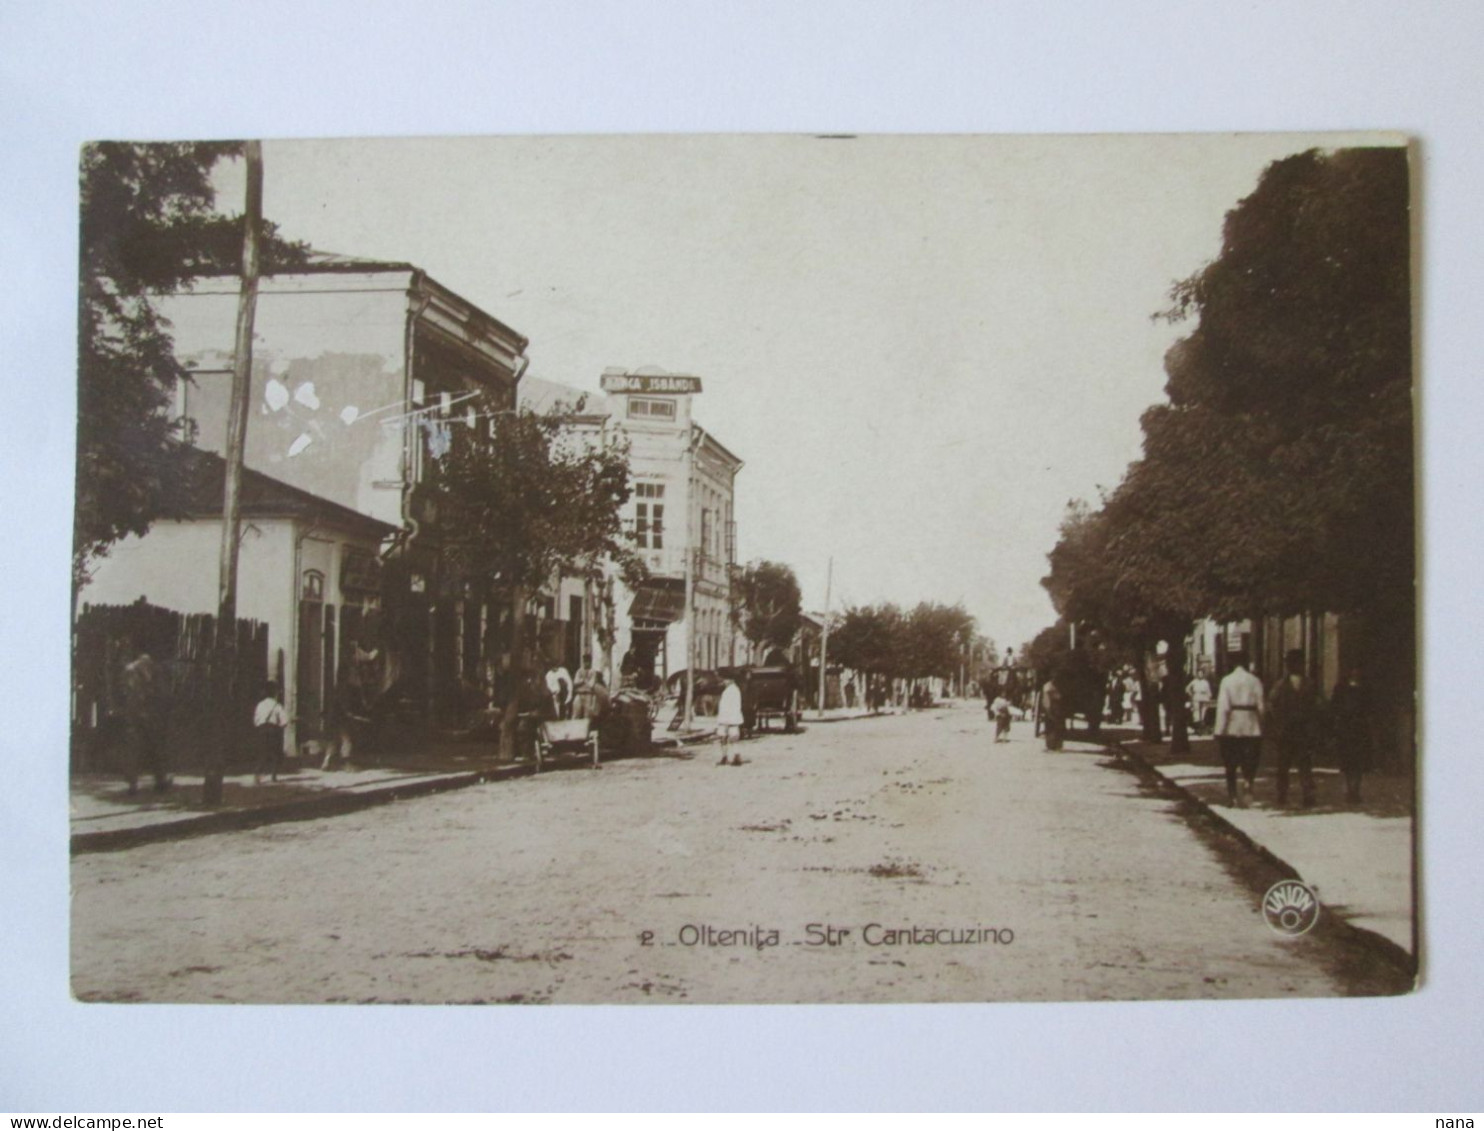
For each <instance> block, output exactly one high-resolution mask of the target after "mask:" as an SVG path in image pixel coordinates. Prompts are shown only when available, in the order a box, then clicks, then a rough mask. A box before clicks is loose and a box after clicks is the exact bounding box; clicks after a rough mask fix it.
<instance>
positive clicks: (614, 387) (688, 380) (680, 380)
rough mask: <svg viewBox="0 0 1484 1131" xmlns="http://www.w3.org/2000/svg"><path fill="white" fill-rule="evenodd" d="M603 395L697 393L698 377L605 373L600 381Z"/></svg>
mask: <svg viewBox="0 0 1484 1131" xmlns="http://www.w3.org/2000/svg"><path fill="white" fill-rule="evenodd" d="M602 385H603V391H604V392H605V393H669V394H674V393H681V394H687V393H699V392H700V391H701V379H700V378H699V377H682V376H679V375H678V374H667V375H665V376H659V375H657V374H653V373H605V374H604V375H603V379H602Z"/></svg>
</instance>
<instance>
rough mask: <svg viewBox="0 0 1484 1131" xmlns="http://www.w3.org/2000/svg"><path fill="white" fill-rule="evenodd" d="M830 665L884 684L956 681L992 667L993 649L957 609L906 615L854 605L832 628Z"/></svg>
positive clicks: (925, 607) (933, 606) (919, 609)
mask: <svg viewBox="0 0 1484 1131" xmlns="http://www.w3.org/2000/svg"><path fill="white" fill-rule="evenodd" d="M829 659H830V661H831V662H832V663H838V664H840V665H841V666H842V667H846V668H850V669H852V670H854V671H859V672H866V673H868V674H870V675H877V676H882V677H884V678H887V679H905V680H920V679H932V678H939V679H954V678H956V677H957V676H958V674H959V673H960V671H966V672H967V673H968V674H969V675H970V676H973V675H974V674H975V672H974V669H975V668H976V666H982V665H986V664H992V663H993V662H994V645H993V644H992V643H991V642H990V641H988V640H986V639H984V638H983V637H981V636H978V635H977V634H976V632H975V623H974V618H973V617H972V616H970V615H969V614H968V613H967V612H965V611H964V608H963V606H961V605H942V604H938V603H937V602H929V601H924V602H921V603H919V604H918V605H917V606H916V607H915V608H913V609H911V610H910V611H907V612H904V611H903V610H902V609H900V608H899V607H897V606H896V605H893V604H881V605H858V606H854V607H851V608H848V609H846V610H845V612H844V613H843V614H841V616H840V617H839V618H838V619H837V620H835V621H833V622H832V625H831V628H830V644H829Z"/></svg>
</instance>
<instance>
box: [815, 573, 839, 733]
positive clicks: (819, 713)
mask: <svg viewBox="0 0 1484 1131" xmlns="http://www.w3.org/2000/svg"><path fill="white" fill-rule="evenodd" d="M834 582H835V559H834V558H831V559H830V564H829V567H828V569H827V570H826V572H825V575H824V631H823V632H822V633H820V637H819V707H818V709H817V710H816V712H815V718H820V719H822V718H824V693H825V686H826V685H825V671H826V670H827V665H826V661H827V660H828V659H829V654H830V589H831V588H832V587H833V585H834Z"/></svg>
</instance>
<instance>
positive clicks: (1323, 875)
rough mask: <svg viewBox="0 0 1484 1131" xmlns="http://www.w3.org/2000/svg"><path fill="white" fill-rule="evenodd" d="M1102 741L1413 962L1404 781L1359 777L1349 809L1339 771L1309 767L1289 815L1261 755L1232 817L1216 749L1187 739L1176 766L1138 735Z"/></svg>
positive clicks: (1408, 795)
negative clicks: (1312, 797)
mask: <svg viewBox="0 0 1484 1131" xmlns="http://www.w3.org/2000/svg"><path fill="white" fill-rule="evenodd" d="M1102 737H1103V739H1104V740H1105V741H1107V742H1109V743H1113V742H1117V743H1118V745H1119V746H1121V747H1122V749H1123V750H1124V751H1126V752H1127V753H1129V754H1131V755H1133V756H1134V757H1135V758H1136V759H1137V760H1138V761H1140V762H1142V763H1143V764H1144V765H1146V766H1148V767H1149V768H1150V769H1152V770H1153V771H1154V772H1155V773H1157V774H1159V775H1160V776H1161V777H1163V778H1164V779H1165V780H1167V781H1168V782H1170V783H1171V784H1173V785H1174V786H1176V787H1177V788H1178V789H1180V790H1182V791H1183V792H1184V793H1185V794H1186V795H1187V796H1189V797H1190V798H1191V799H1192V800H1194V801H1195V802H1196V803H1197V804H1199V805H1201V806H1203V807H1204V808H1205V809H1206V810H1207V811H1208V812H1209V813H1211V815H1212V816H1213V817H1215V818H1216V819H1217V820H1219V821H1223V822H1225V823H1226V824H1228V825H1230V826H1231V827H1232V828H1234V829H1236V830H1237V832H1239V833H1240V834H1241V835H1242V836H1244V837H1245V838H1247V839H1248V840H1249V841H1251V842H1252V843H1253V844H1255V845H1257V846H1258V847H1259V848H1262V849H1265V850H1266V851H1267V852H1269V853H1270V854H1272V855H1273V856H1276V857H1277V858H1278V859H1280V860H1282V861H1283V862H1284V863H1286V864H1288V865H1289V866H1290V867H1292V868H1293V869H1294V870H1295V871H1297V872H1298V874H1299V875H1300V876H1301V877H1302V878H1303V880H1304V882H1305V883H1307V884H1308V885H1309V886H1310V887H1312V888H1314V889H1315V891H1316V892H1317V893H1318V895H1319V899H1320V901H1321V902H1322V903H1323V904H1324V905H1325V906H1326V907H1327V908H1328V909H1329V910H1331V911H1333V912H1335V913H1336V914H1338V915H1340V916H1341V917H1343V918H1344V919H1345V920H1346V921H1347V922H1348V923H1350V924H1351V925H1352V926H1354V927H1359V928H1361V929H1363V930H1366V931H1370V932H1373V933H1374V934H1377V935H1380V936H1381V937H1382V938H1384V939H1386V940H1388V941H1389V942H1391V943H1393V944H1395V945H1396V946H1397V947H1400V948H1401V949H1402V950H1403V951H1405V952H1406V953H1407V954H1408V955H1411V956H1412V957H1413V958H1414V959H1415V957H1416V952H1415V949H1414V947H1415V941H1414V938H1413V931H1412V923H1413V907H1414V902H1413V882H1412V837H1413V820H1412V814H1413V813H1414V811H1415V810H1414V805H1413V783H1412V779H1411V777H1410V776H1406V775H1394V774H1368V775H1366V778H1365V784H1364V787H1363V789H1362V797H1363V798H1364V801H1363V802H1362V803H1361V804H1359V805H1356V806H1351V805H1349V804H1348V803H1347V802H1346V801H1345V785H1344V781H1343V779H1342V778H1341V776H1340V774H1339V771H1338V770H1333V769H1327V768H1320V767H1317V766H1316V767H1315V769H1314V777H1315V784H1316V787H1317V795H1318V796H1317V803H1316V804H1315V805H1314V807H1313V808H1310V809H1302V808H1299V807H1298V804H1297V801H1298V798H1299V796H1300V789H1299V784H1298V781H1297V780H1296V779H1297V774H1296V773H1295V774H1291V775H1290V781H1289V806H1288V807H1287V808H1279V806H1278V802H1277V797H1276V791H1277V782H1276V774H1275V770H1274V765H1273V753H1272V751H1271V750H1270V749H1268V748H1266V747H1265V748H1264V750H1263V763H1262V766H1261V767H1260V769H1259V771H1258V777H1257V784H1256V786H1255V788H1254V790H1253V798H1252V803H1251V805H1250V806H1249V807H1248V808H1246V809H1233V808H1229V807H1228V805H1227V800H1226V775H1225V771H1224V770H1223V768H1222V764H1221V757H1220V755H1219V754H1218V752H1217V749H1216V741H1215V739H1211V738H1195V739H1192V741H1191V744H1190V745H1191V752H1190V754H1188V755H1180V756H1178V757H1175V756H1171V754H1170V752H1169V744H1168V743H1167V742H1166V743H1148V742H1144V741H1142V740H1140V738H1139V736H1138V733H1137V731H1133V730H1122V729H1116V728H1115V729H1112V730H1108V729H1106V728H1105V729H1104V732H1103V735H1102Z"/></svg>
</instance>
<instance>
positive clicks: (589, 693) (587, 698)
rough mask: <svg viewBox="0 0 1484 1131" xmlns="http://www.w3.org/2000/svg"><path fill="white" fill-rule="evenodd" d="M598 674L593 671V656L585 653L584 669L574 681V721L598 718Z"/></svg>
mask: <svg viewBox="0 0 1484 1131" xmlns="http://www.w3.org/2000/svg"><path fill="white" fill-rule="evenodd" d="M597 686H598V673H597V672H596V671H594V670H593V654H592V653H591V652H584V653H583V655H582V667H580V668H578V669H577V675H576V677H575V678H574V679H573V681H572V688H573V690H572V717H573V718H574V719H591V718H596V717H597V714H598V711H597V701H598V697H597Z"/></svg>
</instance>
